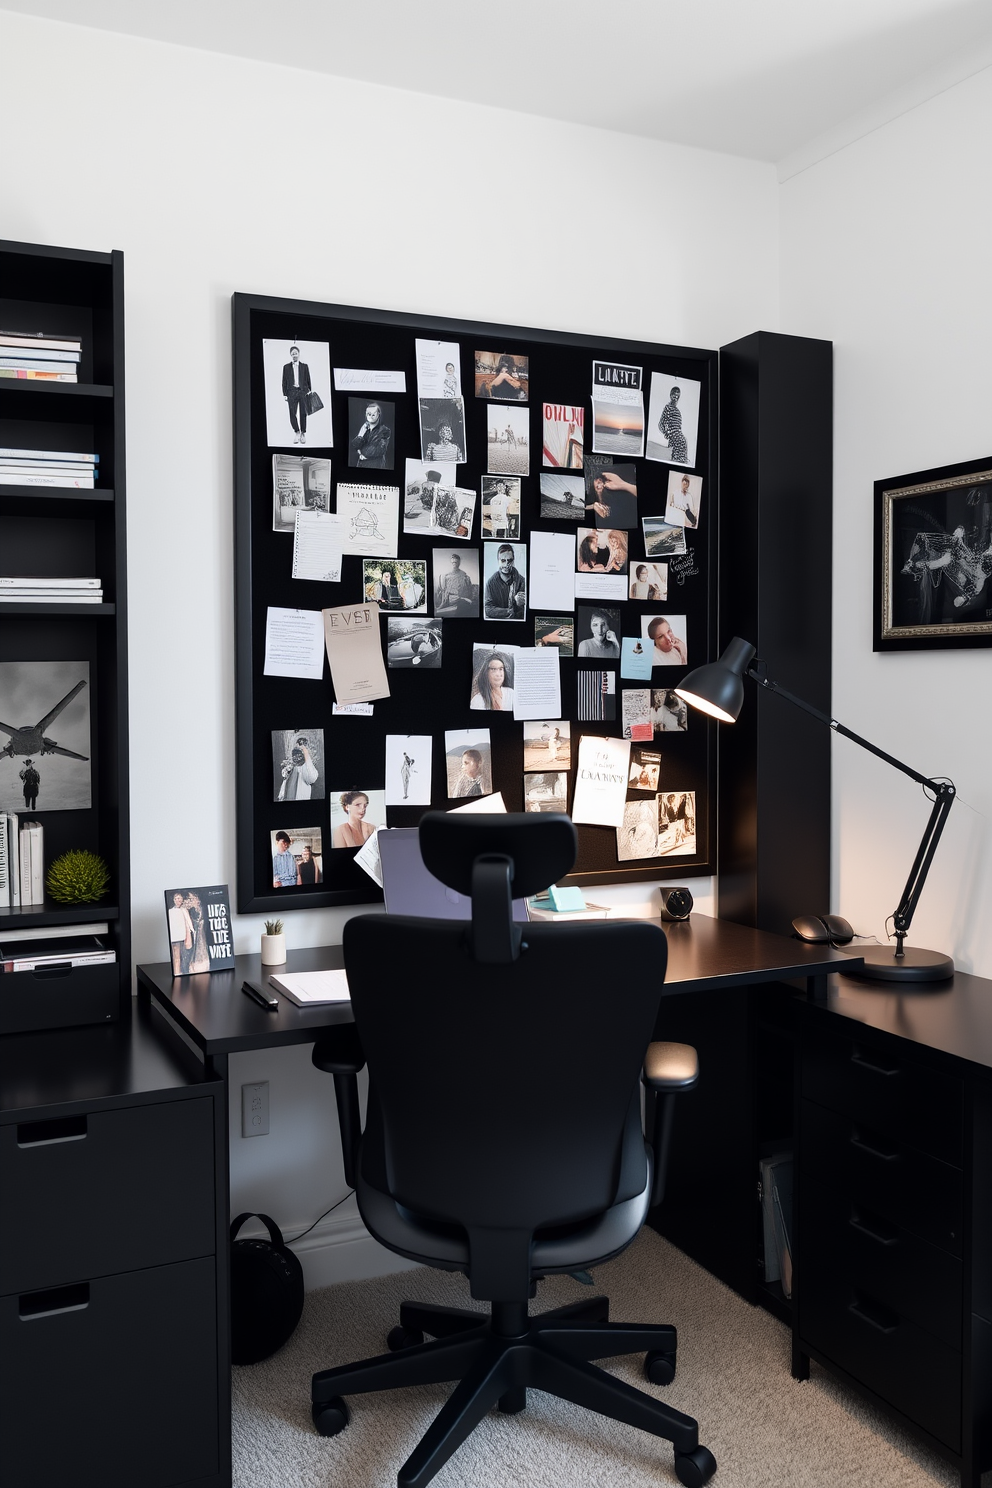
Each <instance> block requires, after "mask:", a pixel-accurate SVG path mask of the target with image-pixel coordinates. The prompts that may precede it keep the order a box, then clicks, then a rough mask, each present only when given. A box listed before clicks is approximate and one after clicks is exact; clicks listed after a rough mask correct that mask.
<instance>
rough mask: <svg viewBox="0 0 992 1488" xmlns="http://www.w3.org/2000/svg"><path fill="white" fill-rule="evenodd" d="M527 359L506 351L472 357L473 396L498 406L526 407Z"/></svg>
mask: <svg viewBox="0 0 992 1488" xmlns="http://www.w3.org/2000/svg"><path fill="white" fill-rule="evenodd" d="M529 382H530V358H529V357H525V356H517V355H514V354H513V353H512V352H509V351H477V352H476V353H475V396H476V397H477V398H495V399H498V401H499V402H500V403H526V402H527V396H528V387H529Z"/></svg>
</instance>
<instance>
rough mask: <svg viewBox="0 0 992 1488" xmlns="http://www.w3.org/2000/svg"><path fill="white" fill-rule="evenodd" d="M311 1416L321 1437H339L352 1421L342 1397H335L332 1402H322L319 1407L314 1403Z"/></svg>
mask: <svg viewBox="0 0 992 1488" xmlns="http://www.w3.org/2000/svg"><path fill="white" fill-rule="evenodd" d="M310 1415H311V1416H312V1418H313V1424H314V1425H315V1426H316V1428H317V1431H318V1434H319V1435H320V1436H337V1434H338V1432H339V1431H343V1430H344V1428H345V1427H346V1426H347V1424H348V1422H349V1421H350V1419H351V1417H350V1416H349V1414H348V1407H347V1406H346V1405H345V1403H344V1401H343V1400H342V1398H341V1396H340V1395H335V1396H334V1397H333V1399H331V1400H324V1401H321V1403H320V1404H319V1405H318V1404H317V1402H316V1401H314V1403H313V1405H312V1406H311V1407H310Z"/></svg>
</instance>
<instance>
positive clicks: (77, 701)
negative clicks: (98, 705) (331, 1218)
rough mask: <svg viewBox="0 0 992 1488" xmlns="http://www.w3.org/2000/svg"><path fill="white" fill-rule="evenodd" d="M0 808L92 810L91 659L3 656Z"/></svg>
mask: <svg viewBox="0 0 992 1488" xmlns="http://www.w3.org/2000/svg"><path fill="white" fill-rule="evenodd" d="M0 718H2V719H3V720H4V721H3V722H2V723H0V811H11V812H13V811H17V812H21V811H30V812H31V813H32V814H33V813H34V812H36V811H88V810H89V808H90V805H91V792H90V757H91V750H90V664H89V662H88V661H0Z"/></svg>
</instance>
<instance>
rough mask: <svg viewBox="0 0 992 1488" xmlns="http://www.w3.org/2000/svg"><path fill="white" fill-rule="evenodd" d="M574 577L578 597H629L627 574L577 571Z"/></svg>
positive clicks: (532, 535) (532, 539)
mask: <svg viewBox="0 0 992 1488" xmlns="http://www.w3.org/2000/svg"><path fill="white" fill-rule="evenodd" d="M535 535H536V534H534V533H531V539H530V540H531V543H533V541H534V537H535ZM574 578H575V597H576V599H600V600H602V599H626V598H627V575H626V574H608V573H577V574H575V575H574ZM569 608H571V606H570V607H569Z"/></svg>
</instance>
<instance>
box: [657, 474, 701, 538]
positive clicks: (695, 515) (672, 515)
mask: <svg viewBox="0 0 992 1488" xmlns="http://www.w3.org/2000/svg"><path fill="white" fill-rule="evenodd" d="M702 499H703V477H702V476H701V475H680V474H679V472H678V471H677V470H670V471H669V472H668V504H667V505H666V507H665V521H666V522H671V523H672V525H673V526H678V527H688V528H689V529H690V531H696V529H697V528H698V527H699V508H700V505H701V504H702Z"/></svg>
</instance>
